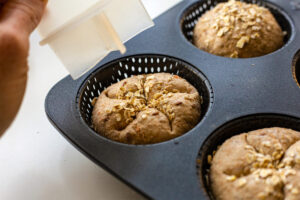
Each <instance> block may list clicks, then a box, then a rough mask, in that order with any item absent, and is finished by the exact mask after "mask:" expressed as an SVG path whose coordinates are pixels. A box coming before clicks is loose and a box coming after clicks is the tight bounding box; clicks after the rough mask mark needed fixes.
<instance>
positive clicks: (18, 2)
mask: <svg viewBox="0 0 300 200" xmlns="http://www.w3.org/2000/svg"><path fill="white" fill-rule="evenodd" d="M45 4H46V0H0V6H1V8H0V136H1V135H2V134H3V133H4V131H5V130H6V129H7V128H8V127H9V125H10V124H11V122H12V121H13V119H14V118H15V116H16V114H17V112H18V110H19V107H20V105H21V102H22V99H23V96H24V92H25V88H26V82H27V71H28V66H27V57H28V51H29V36H30V34H31V32H32V31H33V30H34V29H35V28H36V26H37V25H38V23H39V21H40V19H41V17H42V14H43V11H44V7H45Z"/></svg>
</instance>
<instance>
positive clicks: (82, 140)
mask: <svg viewBox="0 0 300 200" xmlns="http://www.w3.org/2000/svg"><path fill="white" fill-rule="evenodd" d="M217 2H219V1H213V0H205V1H194V0H186V1H183V2H182V3H180V4H178V5H177V6H176V7H174V8H172V9H171V10H169V11H168V12H166V13H164V14H163V15H161V16H160V17H158V18H157V19H156V20H155V24H156V26H155V27H153V28H151V29H149V30H147V31H145V32H143V33H142V34H140V35H138V36H137V37H135V38H134V39H132V40H130V41H129V42H127V44H126V46H127V47H128V51H127V53H126V55H120V54H119V53H117V52H114V53H112V54H110V55H109V56H108V57H107V58H105V59H104V60H103V61H102V62H100V63H99V64H97V66H96V67H95V68H94V69H93V70H91V71H90V72H88V73H87V74H86V75H84V76H83V77H81V78H80V79H78V80H75V81H74V80H72V79H71V77H70V76H68V77H66V78H64V79H63V80H61V81H60V82H59V83H57V84H56V85H55V86H54V87H53V88H52V89H51V91H50V92H49V94H48V96H47V98H46V102H45V109H46V113H47V116H48V118H49V120H50V121H51V122H52V124H53V125H54V126H55V127H56V128H57V129H58V130H59V132H60V133H61V134H62V135H63V136H65V138H66V139H67V140H68V141H69V142H70V143H71V144H72V145H74V147H76V148H77V149H78V150H79V151H81V152H82V153H83V154H85V155H86V156H87V157H88V158H90V159H91V160H92V161H94V162H95V163H96V164H98V165H99V166H101V167H102V168H104V169H106V170H107V171H108V172H110V173H112V174H113V175H115V176H116V177H117V178H119V179H120V180H122V181H123V182H124V183H126V184H127V185H129V186H131V187H132V188H134V189H135V190H137V191H138V192H139V193H141V194H142V195H144V196H145V197H147V198H149V199H166V200H170V199H172V200H176V199H178V200H182V199H213V197H212V195H211V194H210V188H209V183H208V182H207V170H208V168H209V166H208V164H207V161H206V160H207V159H206V158H207V155H209V154H211V153H212V151H213V150H214V149H216V147H217V146H218V145H220V144H222V142H224V140H226V139H227V138H229V137H231V136H232V135H234V134H239V133H242V132H245V131H250V130H255V129H258V128H264V127H273V126H279V127H286V128H292V129H295V130H298V131H300V88H299V81H300V80H299V77H300V53H299V49H300V34H299V33H300V30H299V29H300V11H299V10H297V9H295V6H294V5H292V4H291V3H290V2H289V1H284V0H280V1H279V0H272V1H271V0H270V1H257V0H253V1H247V2H252V3H257V4H259V5H263V6H266V7H268V8H269V9H270V10H271V11H272V13H273V14H274V16H275V17H276V19H277V20H278V22H279V23H280V25H281V27H282V29H283V30H284V31H286V33H287V34H286V37H285V45H284V46H283V47H282V48H281V49H279V50H277V51H275V52H273V53H270V54H268V55H265V56H261V57H256V58H247V59H232V58H225V57H220V56H215V55H212V54H209V53H207V52H204V51H201V50H199V49H197V48H196V47H195V46H193V44H192V43H191V41H192V37H193V35H192V34H193V33H192V30H193V27H194V26H195V23H196V21H197V19H198V17H199V16H201V14H203V13H204V12H205V11H206V10H208V9H210V8H212V7H213V6H215V5H216V4H217ZM78 48H80V47H78ZM297 52H298V53H297ZM154 72H170V73H173V74H178V75H179V76H181V77H183V78H185V79H187V80H188V81H189V82H190V83H191V84H193V85H194V86H195V87H196V88H197V89H198V91H199V93H200V94H201V95H202V96H203V100H204V101H203V102H204V103H203V104H202V110H203V112H202V117H201V121H200V122H199V124H198V125H197V126H196V127H195V128H193V129H192V130H191V131H189V132H187V133H186V134H184V135H182V136H180V137H178V138H175V139H172V140H169V141H166V142H162V143H158V144H151V145H127V144H121V143H118V142H114V141H111V140H109V139H106V138H104V137H102V136H100V135H98V134H97V133H96V132H95V131H94V130H93V129H92V128H91V122H90V119H91V113H92V103H91V102H92V100H93V99H94V98H95V97H97V96H98V95H99V94H100V93H101V92H102V91H103V90H104V89H105V88H106V87H108V86H109V85H111V84H113V83H115V82H117V81H119V80H121V79H124V78H126V77H129V76H131V75H135V74H145V73H154ZM297 79H298V80H297Z"/></svg>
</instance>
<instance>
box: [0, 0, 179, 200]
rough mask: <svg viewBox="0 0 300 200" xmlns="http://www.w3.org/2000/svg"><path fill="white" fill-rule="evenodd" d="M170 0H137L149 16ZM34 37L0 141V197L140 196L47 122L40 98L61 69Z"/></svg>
mask: <svg viewBox="0 0 300 200" xmlns="http://www.w3.org/2000/svg"><path fill="white" fill-rule="evenodd" d="M176 1H179V0H163V1H161V0H143V2H144V4H145V7H146V8H147V10H148V11H149V13H150V15H151V16H152V17H155V16H157V15H158V14H159V13H161V12H162V11H163V10H164V8H165V6H168V5H170V4H173V3H174V2H176ZM38 41H39V36H38V34H37V33H36V32H34V33H33V34H32V36H31V39H30V42H31V49H30V56H29V66H30V70H29V81H28V84H27V91H26V94H25V98H24V101H23V104H22V106H21V109H20V111H19V113H18V115H17V117H16V119H15V121H14V123H13V124H12V126H11V127H10V128H9V130H7V132H6V133H5V135H4V136H3V137H2V138H1V139H0V199H1V200H68V199H72V200H94V199H95V200H102V199H105V200H116V199H122V200H133V199H144V198H143V197H142V196H140V195H139V194H137V193H136V192H135V191H133V190H132V189H130V188H129V187H128V186H126V185H125V184H123V183H122V182H120V181H119V180H117V179H116V178H114V177H113V176H111V175H110V174H108V173H107V172H106V171H104V170H103V169H101V168H100V167H98V166H97V165H95V164H94V163H93V162H91V161H90V160H88V159H87V158H86V157H85V156H83V155H82V154H81V153H80V152H78V151H77V150H76V149H75V148H74V147H73V146H71V144H69V143H68V142H67V141H66V140H65V139H64V138H63V137H62V136H61V135H60V134H59V133H58V132H57V131H56V129H55V128H54V127H53V126H52V125H51V124H50V123H49V121H48V119H47V117H46V115H45V111H44V100H45V97H46V95H47V93H48V91H49V90H50V88H51V87H52V86H53V85H54V84H55V83H57V82H58V81H59V80H60V79H62V78H63V77H65V76H66V75H67V71H66V70H65V69H64V67H63V66H62V65H61V64H60V62H59V60H58V59H57V58H56V57H55V55H54V54H53V52H52V51H51V50H50V49H49V48H48V47H41V46H39V45H38ZM1 114H5V113H1Z"/></svg>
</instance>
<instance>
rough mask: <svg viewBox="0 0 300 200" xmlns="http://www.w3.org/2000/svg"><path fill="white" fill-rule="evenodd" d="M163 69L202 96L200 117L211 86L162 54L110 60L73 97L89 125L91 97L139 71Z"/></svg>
mask: <svg viewBox="0 0 300 200" xmlns="http://www.w3.org/2000/svg"><path fill="white" fill-rule="evenodd" d="M159 72H166V73H171V74H176V75H178V76H180V77H182V78H184V79H186V80H187V81H188V82H189V83H191V84H192V85H193V86H194V87H195V88H196V89H197V90H198V92H199V94H200V95H201V96H202V98H203V104H202V105H201V119H202V118H203V117H204V116H205V114H206V113H207V111H208V109H209V107H210V105H211V104H212V98H213V93H212V88H211V86H210V84H209V81H208V80H207V79H206V78H205V76H204V75H203V74H202V73H200V72H199V71H198V70H196V68H194V67H192V66H191V65H189V64H188V63H185V62H183V61H181V60H178V59H176V58H172V57H168V56H163V55H135V56H129V57H125V58H121V59H118V60H114V61H112V62H110V63H108V64H106V65H104V66H103V67H101V68H99V69H98V70H97V71H95V72H94V73H92V74H91V75H90V76H89V77H88V78H87V80H86V81H85V82H84V83H83V85H82V88H81V89H80V91H79V93H78V97H77V102H78V104H77V105H78V109H79V111H80V114H81V117H82V119H83V120H84V122H85V123H86V124H88V126H90V127H91V125H92V123H91V115H92V111H93V103H94V102H93V100H94V99H95V98H96V97H98V96H99V95H100V93H101V92H102V91H103V90H105V89H106V88H107V87H108V86H110V85H112V84H114V83H116V82H119V81H121V80H122V79H125V78H128V77H131V76H133V75H139V74H150V73H159Z"/></svg>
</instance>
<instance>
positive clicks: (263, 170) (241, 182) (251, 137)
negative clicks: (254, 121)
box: [209, 127, 300, 200]
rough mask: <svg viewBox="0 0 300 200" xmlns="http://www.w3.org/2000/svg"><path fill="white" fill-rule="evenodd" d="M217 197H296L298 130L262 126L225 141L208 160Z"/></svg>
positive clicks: (299, 194)
mask: <svg viewBox="0 0 300 200" xmlns="http://www.w3.org/2000/svg"><path fill="white" fill-rule="evenodd" d="M209 177H210V182H211V188H212V191H213V194H214V196H215V198H216V199H217V200H240V199H243V200H256V199H257V200H263V199H266V200H283V199H285V200H296V199H300V181H299V178H300V132H297V131H293V130H291V129H286V128H276V127H275V128H265V129H260V130H256V131H251V132H249V133H242V134H240V135H236V136H233V137H232V138H230V139H228V140H226V141H225V142H224V143H223V144H222V145H221V147H220V148H219V149H218V150H217V152H216V154H215V156H214V157H213V159H212V162H211V168H210V174H209Z"/></svg>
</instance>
